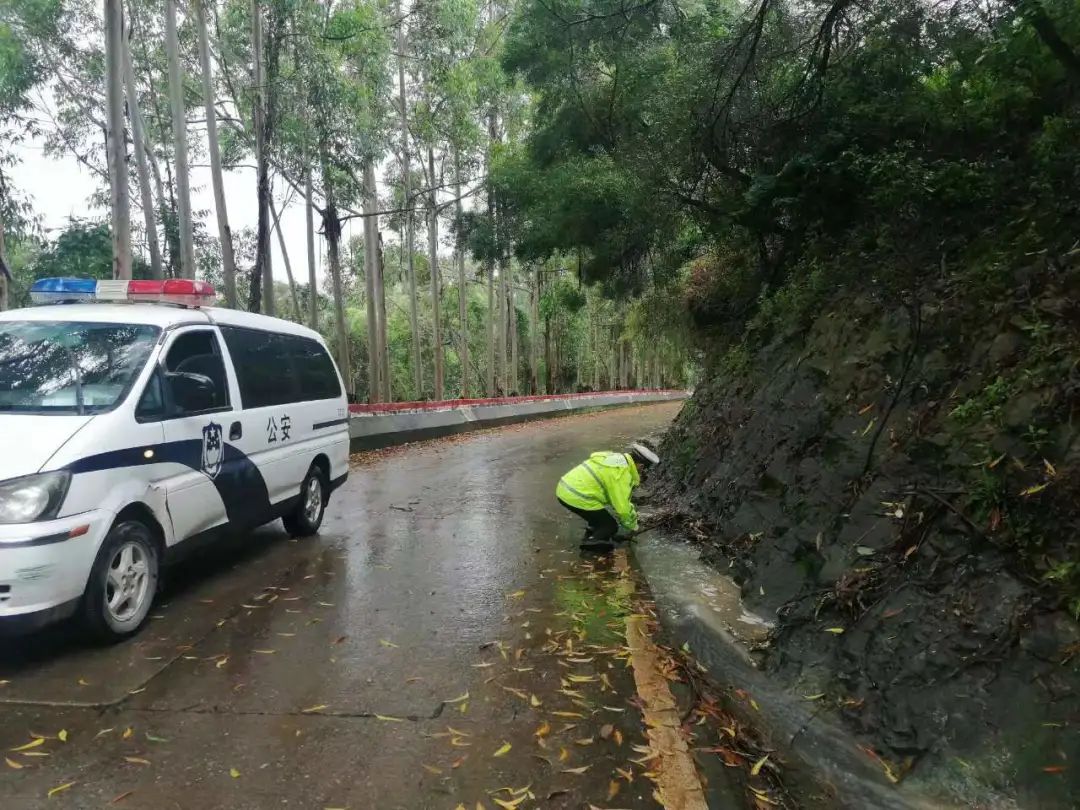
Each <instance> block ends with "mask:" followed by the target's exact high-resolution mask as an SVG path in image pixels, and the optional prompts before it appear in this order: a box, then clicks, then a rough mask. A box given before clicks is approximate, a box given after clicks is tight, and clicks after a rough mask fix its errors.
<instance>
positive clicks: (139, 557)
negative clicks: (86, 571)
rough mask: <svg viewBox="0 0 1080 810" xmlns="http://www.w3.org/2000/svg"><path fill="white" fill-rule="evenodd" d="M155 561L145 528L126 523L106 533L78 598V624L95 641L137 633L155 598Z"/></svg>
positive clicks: (153, 546) (154, 546)
mask: <svg viewBox="0 0 1080 810" xmlns="http://www.w3.org/2000/svg"><path fill="white" fill-rule="evenodd" d="M159 563H160V561H159V559H158V547H157V544H156V543H155V542H154V536H153V534H152V533H151V531H150V528H149V527H148V526H147V525H146V524H144V523H142V522H140V521H138V520H125V521H122V522H120V523H117V524H116V525H115V526H113V527H112V528H111V529H110V530H109V533H108V534H107V535H106V536H105V542H103V543H102V544H101V548H100V549H99V550H98V554H97V558H96V559H95V560H94V567H93V568H92V569H91V570H90V580H89V582H88V583H87V586H86V593H85V594H84V595H83V603H82V619H83V623H84V625H85V626H86V627H87V629H88V630H89V631H90V632H91V633H92V634H93V635H94V636H95V637H97V638H98V639H100V640H102V641H107V642H115V641H122V640H123V639H125V638H128V637H129V636H133V635H134V634H135V633H137V632H138V631H139V628H140V627H142V626H143V623H144V622H145V621H146V617H147V616H148V615H149V614H150V606H151V605H152V604H153V602H154V596H155V595H156V594H157V586H158V569H159Z"/></svg>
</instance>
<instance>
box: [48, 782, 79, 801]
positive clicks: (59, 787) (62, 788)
mask: <svg viewBox="0 0 1080 810" xmlns="http://www.w3.org/2000/svg"><path fill="white" fill-rule="evenodd" d="M74 784H75V783H74V782H68V783H66V784H63V785H57V786H56V787H54V788H53V789H52V790H50V791H49V795H48V798H50V799H51V798H52V797H53V796H55V795H56V794H57V793H63V792H64V791H65V790H67V789H68V788H70V787H71V786H72V785H74Z"/></svg>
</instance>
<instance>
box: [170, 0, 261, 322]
mask: <svg viewBox="0 0 1080 810" xmlns="http://www.w3.org/2000/svg"><path fill="white" fill-rule="evenodd" d="M169 1H170V2H172V0H169ZM251 60H252V63H253V65H254V71H253V73H254V80H255V93H254V97H253V101H252V106H253V112H254V115H253V119H254V121H253V125H254V129H255V175H256V177H255V194H256V197H257V200H258V207H259V214H258V224H257V226H256V229H255V270H254V272H252V274H251V287H250V290H249V292H248V310H249V311H251V312H260V311H261V310H262V309H263V306H264V304H265V307H266V313H267V314H268V315H272V314H273V303H272V299H271V296H272V295H273V291H274V283H273V282H274V276H273V270H272V268H271V266H270V167H269V160H268V156H267V154H266V147H267V143H266V101H265V98H266V65H265V64H264V61H263V21H262V7H261V5H260V2H259V0H251ZM264 299H265V301H264Z"/></svg>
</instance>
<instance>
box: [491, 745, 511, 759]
mask: <svg viewBox="0 0 1080 810" xmlns="http://www.w3.org/2000/svg"><path fill="white" fill-rule="evenodd" d="M512 747H513V746H511V745H510V743H508V742H504V743H503V744H502V747H501V748H499V750H498V751H496V752H495V753H494V754H492V756H493V757H501V756H505V755H506V754H508V753H510V749H511V748H512Z"/></svg>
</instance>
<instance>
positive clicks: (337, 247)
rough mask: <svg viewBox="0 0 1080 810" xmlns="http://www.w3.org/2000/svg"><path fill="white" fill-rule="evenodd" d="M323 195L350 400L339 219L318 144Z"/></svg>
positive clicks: (351, 385)
mask: <svg viewBox="0 0 1080 810" xmlns="http://www.w3.org/2000/svg"><path fill="white" fill-rule="evenodd" d="M321 146H322V148H321V149H320V158H321V163H322V176H323V194H324V196H325V200H326V207H325V208H323V217H322V220H323V233H324V234H325V236H326V252H327V259H328V261H329V264H330V282H331V286H332V288H333V295H334V322H335V323H334V325H335V327H336V331H337V345H338V350H337V361H338V368H339V369H340V370H341V376H342V379H344V380H345V392H346V394H348V396H349V399H350V400H355V399H356V386H355V383H354V381H353V375H352V363H351V362H350V360H349V330H348V324H347V323H346V322H345V295H344V293H343V291H342V288H341V220H340V219H339V218H338V210H337V202H336V200H335V195H334V185H333V177H332V176H331V174H330V160H329V157H328V155H327V153H326V150H327V147H326V144H325V143H324V144H322V145H321Z"/></svg>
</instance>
